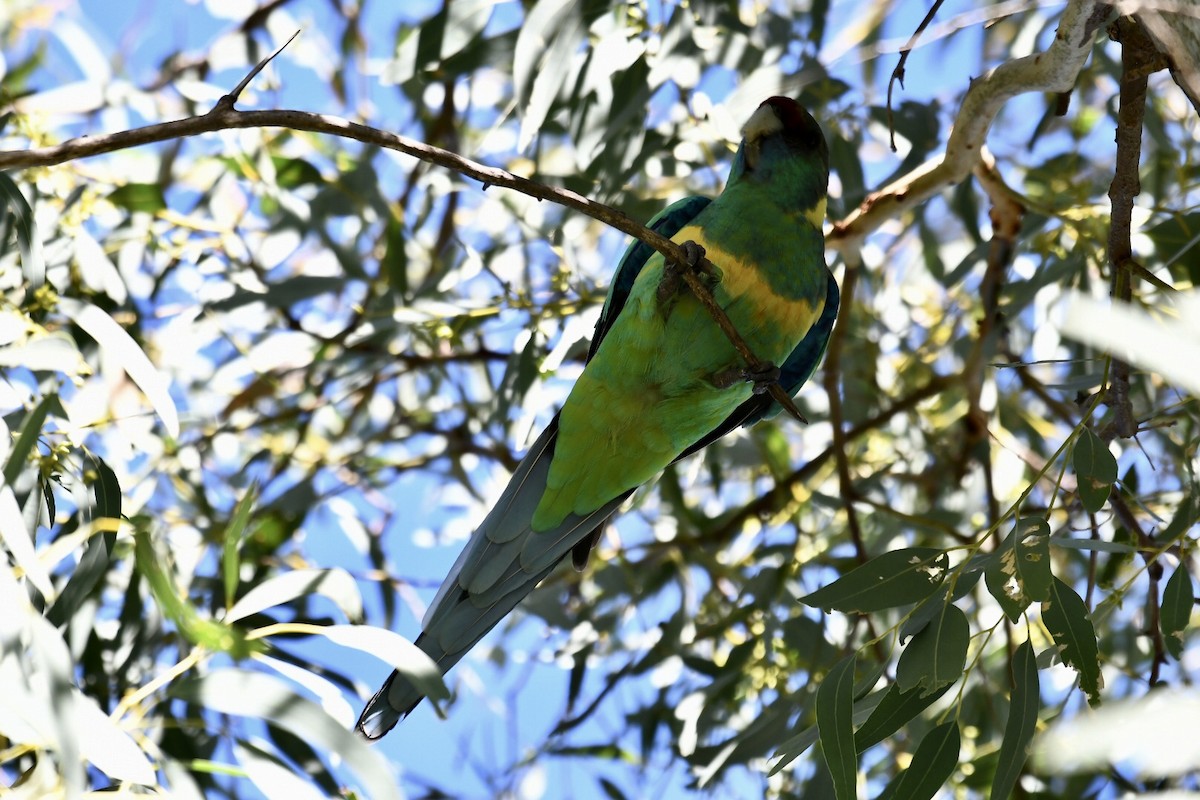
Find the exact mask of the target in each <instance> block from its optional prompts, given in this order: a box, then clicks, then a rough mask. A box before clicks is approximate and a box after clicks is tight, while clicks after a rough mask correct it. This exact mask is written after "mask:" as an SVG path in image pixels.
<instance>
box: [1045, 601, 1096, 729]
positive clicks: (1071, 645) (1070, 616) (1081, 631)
mask: <svg viewBox="0 0 1200 800" xmlns="http://www.w3.org/2000/svg"><path fill="white" fill-rule="evenodd" d="M1042 621H1043V622H1044V623H1045V625H1046V629H1047V630H1049V631H1050V635H1051V636H1053V637H1054V643H1055V644H1056V645H1058V648H1059V653H1060V655H1061V656H1062V660H1063V663H1064V664H1066V665H1067V666H1069V667H1073V668H1074V669H1075V671H1076V672H1078V673H1079V685H1080V687H1081V688H1082V689H1083V692H1084V694H1085V695H1087V699H1088V703H1089V704H1090V705H1093V706H1094V705H1098V704H1099V703H1100V689H1101V675H1100V660H1099V650H1098V646H1097V643H1096V629H1095V628H1094V627H1093V626H1092V621H1091V619H1090V618H1089V616H1088V611H1087V606H1085V605H1084V604H1083V600H1082V598H1080V597H1079V595H1078V594H1077V593H1076V592H1075V590H1074V589H1072V588H1071V587H1070V586H1068V585H1067V584H1065V583H1063V582H1062V581H1060V580H1059V579H1058V578H1055V579H1054V583H1053V584H1052V586H1051V589H1050V599H1049V600H1047V601H1046V602H1044V603H1042Z"/></svg>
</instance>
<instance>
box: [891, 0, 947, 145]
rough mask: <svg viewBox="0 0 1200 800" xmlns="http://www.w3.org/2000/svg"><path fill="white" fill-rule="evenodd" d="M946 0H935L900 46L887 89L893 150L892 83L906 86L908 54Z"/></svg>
mask: <svg viewBox="0 0 1200 800" xmlns="http://www.w3.org/2000/svg"><path fill="white" fill-rule="evenodd" d="M943 1H944V0H934V3H933V5H932V6H930V7H929V12H928V13H927V14H926V15H925V19H923V20H921V24H920V25H918V26H917V29H916V30H915V31H913V35H912V36H910V37H908V41H907V42H906V43H905V44H904V47H901V48H900V60H899V61H897V62H896V68H895V69H894V70H892V77H891V78H889V79H888V91H887V123H888V135H889V136H890V137H891V146H892V152H893V153H894V152H896V126H895V125H893V124H892V85H893V84H894V83H896V81H899V82H900V88H901V89H903V88H904V65H905V64H906V63H908V54H909V53H911V52H912V51H913V48H914V47H916V46H917V41H918V40H919V39H920V38H921V34H922V33H924V32H925V29H926V28H928V27H929V23H931V22H933V18H934V17H936V16H937V12H938V9H939V8H941V7H942V3H943Z"/></svg>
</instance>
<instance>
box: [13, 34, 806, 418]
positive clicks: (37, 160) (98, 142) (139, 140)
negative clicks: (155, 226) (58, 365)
mask: <svg viewBox="0 0 1200 800" xmlns="http://www.w3.org/2000/svg"><path fill="white" fill-rule="evenodd" d="M297 34H298V32H297ZM294 38H296V35H293V36H292V39H294ZM292 39H288V42H287V43H284V45H283V47H287V44H288V43H290V42H291V41H292ZM283 47H281V48H279V50H276V51H275V52H274V53H272V54H271V55H270V56H268V57H267V58H265V59H263V60H262V61H260V62H259V63H258V64H256V65H255V66H254V69H252V70H251V71H250V73H249V74H248V75H247V76H246V77H245V78H243V79H242V81H241V82H240V83H239V84H238V85H237V87H235V88H234V90H233V91H232V92H230V93H229V94H227V95H225V96H224V97H222V98H221V99H220V100H218V101H217V104H216V105H215V106H213V108H212V110H211V111H209V112H208V113H207V114H203V115H201V116H195V117H186V118H184V119H180V120H174V121H172V122H161V123H158V124H155V125H147V126H145V127H142V128H134V129H132V130H128V131H120V132H117V133H110V134H105V135H101V136H81V137H77V138H75V139H69V140H67V141H65V142H62V143H61V144H57V145H51V146H49V147H37V148H32V149H29V150H3V151H0V170H5V169H26V168H30V167H49V166H54V165H57V164H63V163H65V162H67V161H74V160H76V159H80V158H89V157H91V156H98V155H103V154H105V153H112V152H115V151H117V150H125V149H127V148H130V147H140V146H142V145H147V144H154V143H156V142H165V141H171V140H174V139H180V138H184V137H188V136H198V135H200V134H203V133H214V132H216V131H221V130H229V129H233V128H287V129H289V130H298V131H309V132H310V133H324V134H330V135H332V136H340V137H342V138H346V139H353V140H355V141H359V142H362V143H364V144H369V145H373V146H376V147H381V148H384V149H388V150H396V151H399V152H401V153H405V154H406V155H410V156H413V157H414V158H417V159H420V160H422V161H426V162H429V163H431V164H437V165H438V166H441V167H445V168H446V169H449V170H452V171H454V172H458V173H460V174H462V175H466V176H467V177H469V178H475V179H476V180H478V181H480V182H481V183H482V184H483V187H484V189H487V188H488V187H489V186H500V187H503V188H506V189H512V190H514V191H517V192H520V193H522V194H526V195H529V196H530V197H534V198H537V199H538V200H550V201H552V202H554V203H557V204H559V205H561V206H565V207H567V208H570V209H574V210H575V211H579V212H580V213H583V214H586V215H587V216H589V217H591V218H593V219H596V220H599V221H600V222H603V223H605V224H606V225H608V226H609V227H612V228H616V229H617V230H619V231H621V232H622V233H625V234H627V235H629V236H632V237H633V238H635V239H638V240H640V241H642V242H645V243H646V244H648V245H649V246H650V247H653V248H654V249H655V250H657V251H658V252H659V253H661V254H662V255H663V256H664V257H665V258H666V259H667V260H668V261H671V262H674V263H676V264H684V263H687V262H688V258H687V254H686V253H685V252H684V249H683V248H682V247H681V246H680V245H678V244H676V243H675V242H673V241H671V240H670V239H668V238H666V237H665V236H662V235H661V234H659V233H657V232H656V231H653V230H650V229H649V228H647V227H645V226H644V225H642V224H641V223H639V222H636V221H634V220H633V219H632V218H631V217H629V216H627V215H626V214H623V213H622V212H620V211H618V210H616V209H615V208H611V207H610V206H606V205H604V204H603V203H597V202H596V201H594V200H589V199H588V198H586V197H584V196H583V195H580V194H577V193H575V192H572V191H570V190H568V189H558V188H555V187H552V186H546V185H544V184H541V183H538V182H537V181H533V180H530V179H528V178H522V177H520V176H519V175H514V174H512V173H511V172H508V171H507V170H503V169H499V168H497V167H489V166H486V165H484V164H480V163H479V162H477V161H472V160H471V159H469V158H465V157H463V156H460V155H458V154H456V153H452V152H450V151H449V150H443V149H441V148H440V147H434V146H433V145H429V144H425V143H424V142H418V141H416V140H413V139H409V138H406V137H404V136H400V135H398V134H395V133H390V132H388V131H383V130H379V129H378V128H372V127H370V126H367V125H361V124H359V123H356V122H351V121H349V120H347V119H342V118H341V117H334V116H329V115H326V114H314V113H311V112H307V111H293V110H285V109H277V110H265V111H241V110H239V109H237V108H236V107H235V103H236V102H237V98H238V96H239V95H240V94H241V92H242V91H243V90H244V89H245V87H246V86H247V85H248V84H249V82H250V81H251V80H252V79H253V78H254V77H255V76H256V75H257V74H258V73H259V72H261V71H262V69H263V68H264V67H265V66H266V65H267V64H268V63H269V62H270V61H271V59H273V58H275V56H277V55H279V53H280V52H281V51H282V50H283ZM697 266H698V268H699V269H700V271H701V272H712V271H714V270H713V269H712V264H711V262H709V261H708V260H707V259H701V260H700V263H699V264H698V265H697ZM683 279H684V281H685V282H686V283H687V285H688V288H690V289H691V290H692V293H693V294H695V295H696V298H697V299H698V300H699V301H700V303H701V305H703V306H704V307H705V309H706V310H707V311H708V313H709V314H710V315H711V316H712V318H713V320H714V321H715V322H716V324H717V327H719V328H720V329H721V331H722V332H723V333H724V334H725V336H726V338H728V339H729V341H730V343H731V344H732V345H733V347H734V349H735V350H737V352H738V354H739V355H740V356H741V357H742V358H743V359H744V360H745V362H746V365H747V366H748V367H750V368H751V370H755V369H757V368H759V367H761V366H762V365H763V364H765V363H766V362H764V361H763V360H762V359H760V358H758V357H757V356H756V355H755V354H754V353H753V351H752V350H751V349H750V346H749V345H747V344H746V341H745V339H743V338H742V336H741V334H739V333H738V331H737V329H736V328H735V327H734V325H733V323H732V322H731V321H730V320H729V317H728V315H726V313H725V311H724V309H722V308H721V307H720V306H719V305H718V304H717V301H716V300H715V299H714V298H713V296H712V292H710V291H709V289H708V287H707V286H705V285H704V283H703V281H701V280H700V279H699V278H698V277H697V275H696V274H695V272H693V271H684V274H683ZM773 366H777V365H773ZM767 390H768V392H769V393H770V394H771V397H772V399H774V400H775V401H776V402H777V403H779V404H780V405H781V406H782V407H783V408H784V410H785V411H787V412H788V413H789V414H790V415H791V416H792V417H794V418H795V419H797V420H799V421H800V422H807V421H808V420H806V419H805V418H804V415H803V414H802V413H800V410H799V409H798V408H797V407H796V404H795V402H794V401H793V400H792V398H791V396H790V395H789V394H788V393H787V391H786V390H785V389H784V388H783V387H782V386H781V385H780V384H779V383H777V382H776V383H772V384H770V385H769V386H768V387H767Z"/></svg>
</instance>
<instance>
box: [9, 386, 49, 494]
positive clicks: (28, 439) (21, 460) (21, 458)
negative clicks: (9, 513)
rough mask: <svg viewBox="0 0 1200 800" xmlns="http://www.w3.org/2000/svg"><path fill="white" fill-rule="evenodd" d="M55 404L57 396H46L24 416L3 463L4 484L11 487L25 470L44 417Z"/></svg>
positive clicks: (40, 431)
mask: <svg viewBox="0 0 1200 800" xmlns="http://www.w3.org/2000/svg"><path fill="white" fill-rule="evenodd" d="M55 402H57V396H56V395H53V394H48V395H46V396H45V397H43V398H42V399H41V401H40V402H39V403H38V404H37V405H36V406H34V407H33V410H32V411H30V412H29V413H28V414H26V415H25V419H24V420H23V421H22V423H21V433H20V434H19V435H18V436H17V440H16V441H15V442H13V445H12V449H11V450H9V452H8V461H6V462H4V483H5V484H7V485H9V486H12V485H13V484H14V483H16V482H17V477H18V476H19V475H20V474H21V470H23V469H24V468H25V462H26V461H28V460H29V454H30V453H32V452H33V446H34V445H35V444H37V440H38V437H39V436H41V435H42V426H44V425H45V424H46V417H47V416H48V415H49V414H50V409H51V408H52V407H53V404H54V403H55Z"/></svg>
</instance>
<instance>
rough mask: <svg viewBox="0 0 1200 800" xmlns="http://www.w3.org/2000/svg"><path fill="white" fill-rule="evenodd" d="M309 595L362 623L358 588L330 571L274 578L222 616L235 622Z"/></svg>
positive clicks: (304, 571)
mask: <svg viewBox="0 0 1200 800" xmlns="http://www.w3.org/2000/svg"><path fill="white" fill-rule="evenodd" d="M248 497H250V494H249V493H247V494H246V496H245V497H243V499H242V503H245V502H246V498H248ZM251 502H253V501H251ZM313 594H319V595H322V596H324V597H328V598H329V599H330V600H332V601H333V602H334V603H336V604H337V607H338V608H340V609H341V610H342V612H343V613H344V614H345V615H346V618H347V619H349V620H350V621H352V622H357V621H358V620H361V619H362V595H361V593H360V592H359V590H358V584H357V583H356V582H355V581H354V578H353V577H351V576H350V574H349V573H348V572H346V571H345V570H343V569H337V568H334V569H296V570H289V571H288V572H284V573H282V574H280V575H276V576H275V577H273V578H270V579H269V580H267V581H265V582H263V583H260V584H259V585H257V586H255V587H254V588H253V589H251V590H250V591H248V592H246V594H245V595H244V596H243V597H242V598H241V599H240V600H238V601H237V603H236V604H235V605H234V606H233V607H232V608H230V609H229V611H228V612H227V613H226V614H225V621H226V622H237V621H238V620H241V619H245V618H246V617H248V616H250V615H252V614H257V613H259V612H260V611H265V610H266V609H268V608H272V607H274V606H278V605H283V604H284V603H290V602H291V601H293V600H295V599H296V598H298V597H307V596H309V595H313Z"/></svg>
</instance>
